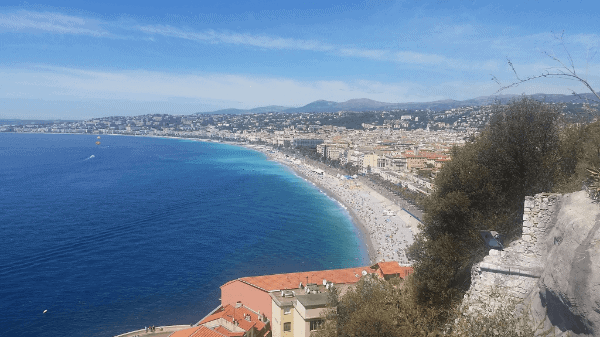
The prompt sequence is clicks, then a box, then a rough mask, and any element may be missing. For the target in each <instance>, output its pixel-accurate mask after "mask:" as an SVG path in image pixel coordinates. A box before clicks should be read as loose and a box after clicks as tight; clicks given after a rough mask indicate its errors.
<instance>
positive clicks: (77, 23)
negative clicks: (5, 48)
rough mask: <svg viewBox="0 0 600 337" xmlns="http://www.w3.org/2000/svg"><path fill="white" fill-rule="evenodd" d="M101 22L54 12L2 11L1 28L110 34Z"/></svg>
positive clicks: (96, 34) (94, 34)
mask: <svg viewBox="0 0 600 337" xmlns="http://www.w3.org/2000/svg"><path fill="white" fill-rule="evenodd" d="M100 24H101V22H100V21H98V20H95V19H88V18H82V17H77V16H71V15H64V14H60V13H52V12H43V13H39V12H29V11H18V12H14V13H0V29H1V28H4V29H7V30H10V31H22V30H33V31H44V32H50V33H57V34H76V35H90V36H95V37H107V36H110V35H111V34H110V32H108V31H107V30H105V29H102V28H101V27H100Z"/></svg>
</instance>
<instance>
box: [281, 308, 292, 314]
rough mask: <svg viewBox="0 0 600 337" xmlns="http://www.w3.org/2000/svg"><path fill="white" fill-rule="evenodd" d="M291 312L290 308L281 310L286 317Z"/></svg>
mask: <svg viewBox="0 0 600 337" xmlns="http://www.w3.org/2000/svg"><path fill="white" fill-rule="evenodd" d="M291 312H292V308H283V314H284V315H288V314H289V313H291Z"/></svg>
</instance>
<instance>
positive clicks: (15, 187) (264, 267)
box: [0, 133, 369, 336]
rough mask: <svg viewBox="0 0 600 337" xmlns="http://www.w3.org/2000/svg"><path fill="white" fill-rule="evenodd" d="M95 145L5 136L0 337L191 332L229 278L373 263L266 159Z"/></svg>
mask: <svg viewBox="0 0 600 337" xmlns="http://www.w3.org/2000/svg"><path fill="white" fill-rule="evenodd" d="M101 137H102V138H101V139H100V141H101V144H100V145H96V144H95V142H96V141H97V139H96V136H91V135H43V134H8V133H0V236H1V238H2V249H1V253H0V299H1V300H0V335H3V336H113V335H116V334H119V333H123V332H127V331H130V330H134V329H140V328H143V327H144V326H147V325H166V324H190V323H195V322H197V321H198V320H199V319H200V318H202V317H203V316H204V315H206V314H207V313H208V312H209V311H210V310H212V309H213V308H214V307H215V306H217V305H218V303H219V297H220V289H219V286H220V285H222V284H223V283H225V282H227V281H229V280H232V279H235V278H237V277H242V276H251V275H263V274H273V273H285V272H295V271H308V270H318V269H331V268H343V267H352V266H361V265H367V264H368V263H369V261H368V256H367V252H366V248H365V245H364V243H363V242H362V241H361V240H360V239H359V237H360V235H359V234H358V230H357V229H356V228H355V227H354V226H353V224H352V222H351V221H350V218H349V217H348V214H347V212H346V211H345V210H343V209H341V208H340V207H339V205H338V204H337V203H335V202H334V201H333V200H331V199H329V198H328V197H326V196H325V195H323V194H322V193H320V192H319V191H318V190H317V189H316V188H314V187H313V186H312V185H310V184H308V183H306V182H305V181H304V180H302V179H300V178H298V177H297V176H295V175H293V174H292V173H291V172H290V171H289V170H288V169H286V168H285V167H283V166H281V165H279V164H277V163H274V162H270V161H267V160H266V158H265V156H264V155H263V154H260V153H257V152H255V151H251V150H247V149H244V148H240V147H235V146H229V145H224V144H216V143H202V142H195V141H187V140H175V139H160V138H141V137H118V136H101ZM44 310H48V312H47V313H46V314H43V311H44Z"/></svg>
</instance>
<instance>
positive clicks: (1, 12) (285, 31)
mask: <svg viewBox="0 0 600 337" xmlns="http://www.w3.org/2000/svg"><path fill="white" fill-rule="evenodd" d="M590 6H592V2H589V4H588V3H586V2H585V1H584V2H577V3H564V2H561V3H560V4H554V3H549V4H546V3H543V4H536V3H517V2H509V3H503V4H502V5H499V4H495V5H487V4H486V5H482V4H479V3H478V2H470V3H463V2H424V3H423V2H419V3H417V4H415V3H413V2H392V1H362V2H354V3H339V2H327V3H318V4H316V3H315V4H312V3H306V2H304V3H295V4H283V3H279V2H267V3H265V2H260V3H258V2H227V3H221V4H210V5H203V6H202V7H201V8H200V7H197V6H195V5H194V4H192V3H187V2H176V1H175V2H169V3H168V4H165V3H161V2H143V3H142V2H138V3H135V2H133V3H130V4H122V3H119V2H111V1H108V2H103V3H102V4H88V5H85V6H83V5H80V4H75V3H74V2H73V3H70V2H68V1H55V2H52V4H51V5H39V4H22V3H17V2H15V4H14V5H12V6H11V5H10V3H8V4H7V5H5V6H3V7H0V39H1V40H2V45H1V48H2V51H3V52H2V54H1V55H0V88H2V90H1V91H0V100H1V101H2V102H3V104H2V106H1V108H0V118H22V119H47V118H62V119H84V118H90V117H103V116H111V115H140V114H145V113H172V114H191V113H195V112H207V111H214V110H219V109H225V108H240V109H251V108H255V107H260V106H268V105H281V106H289V107H299V106H303V105H305V104H308V103H310V102H313V101H316V100H320V99H323V100H330V101H336V102H342V101H346V100H349V99H356V98H368V99H372V100H376V101H382V102H390V103H405V102H425V101H435V100H442V99H455V100H465V99H470V98H474V97H478V96H485V95H493V94H494V93H495V92H497V91H498V89H500V87H501V85H499V84H498V83H496V82H495V81H493V80H492V78H493V77H496V78H497V79H498V80H499V82H500V83H501V84H510V83H512V82H514V81H515V80H516V77H515V74H514V73H513V71H512V69H511V68H510V66H509V64H508V62H507V59H509V60H511V62H512V63H513V64H514V67H515V69H516V70H517V71H518V75H519V76H520V78H526V77H528V76H534V75H539V74H541V73H542V72H543V71H544V70H546V69H549V68H550V67H555V66H557V65H558V64H557V63H556V62H554V61H553V60H552V59H551V58H549V57H548V56H546V55H545V54H544V52H548V53H551V54H553V55H556V56H557V57H559V58H560V59H561V60H563V61H565V62H567V65H569V63H568V62H569V55H568V54H567V53H566V51H565V48H563V46H562V45H561V44H560V40H558V38H559V37H560V36H561V34H562V32H563V31H564V42H565V46H564V47H566V50H567V51H568V52H569V53H570V55H571V56H572V58H573V63H574V66H575V67H576V69H577V70H578V71H579V72H580V74H581V75H582V76H584V77H585V78H587V79H588V81H589V82H590V84H592V86H594V87H597V85H598V82H599V80H600V79H599V78H598V74H599V73H600V72H599V71H598V70H599V69H600V67H599V64H598V58H597V57H594V55H595V54H594V53H595V50H596V48H597V47H598V42H599V40H600V38H599V35H598V34H596V33H594V32H596V31H598V28H600V27H598V23H597V22H596V21H594V20H593V19H594V11H590ZM573 91H576V92H585V91H586V89H585V87H583V86H582V85H581V84H580V83H577V82H573V81H560V80H553V79H550V80H548V79H546V80H543V81H542V80H539V81H537V80H536V81H532V82H529V83H525V84H523V85H521V86H518V87H516V88H513V89H510V90H506V91H503V92H502V93H503V94H504V93H510V94H515V93H526V94H534V93H547V94H570V93H571V92H573Z"/></svg>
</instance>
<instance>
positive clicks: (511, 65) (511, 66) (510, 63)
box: [506, 57, 521, 81]
mask: <svg viewBox="0 0 600 337" xmlns="http://www.w3.org/2000/svg"><path fill="white" fill-rule="evenodd" d="M506 61H508V65H510V68H511V69H512V71H513V73H515V76H516V77H517V80H519V81H520V80H521V79H520V78H519V74H517V71H516V70H515V66H514V65H513V64H512V62H511V61H510V59H509V58H508V57H507V58H506Z"/></svg>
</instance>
